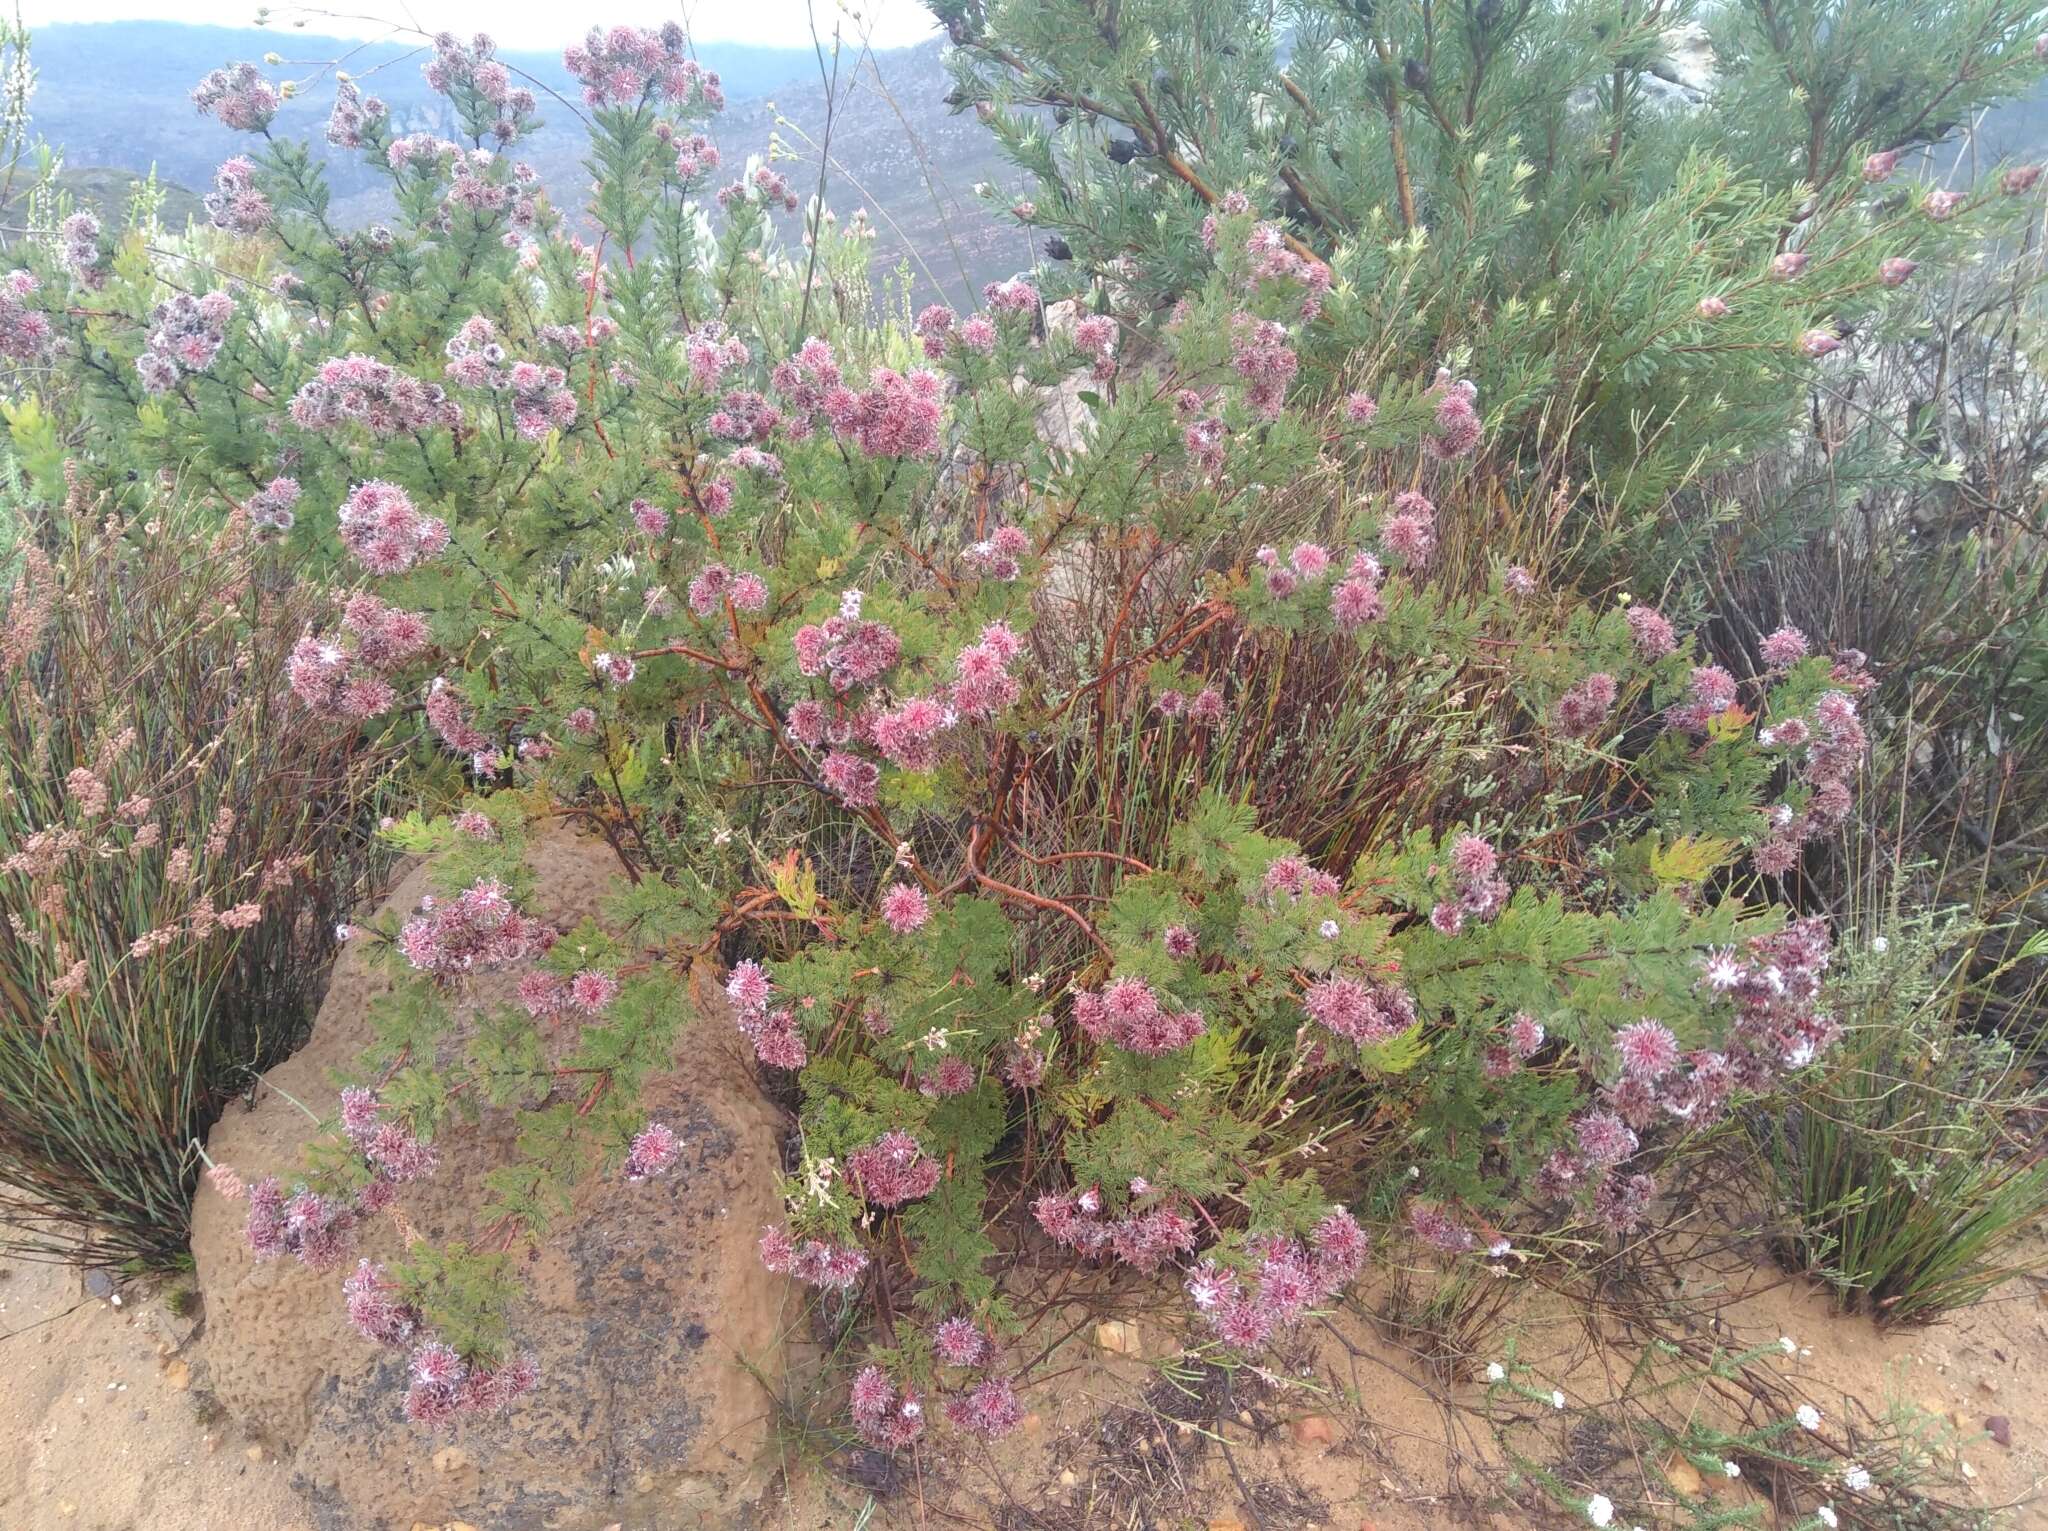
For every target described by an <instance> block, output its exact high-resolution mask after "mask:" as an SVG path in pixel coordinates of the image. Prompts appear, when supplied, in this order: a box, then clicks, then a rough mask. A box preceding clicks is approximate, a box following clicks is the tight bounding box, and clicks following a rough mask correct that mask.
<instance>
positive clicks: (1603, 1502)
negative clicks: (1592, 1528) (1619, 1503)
mask: <svg viewBox="0 0 2048 1531" xmlns="http://www.w3.org/2000/svg"><path fill="white" fill-rule="evenodd" d="M1586 1519H1588V1520H1590V1521H1591V1522H1592V1523H1593V1524H1594V1525H1596V1526H1604V1525H1608V1524H1610V1523H1611V1522H1612V1521H1613V1519H1614V1501H1613V1500H1612V1499H1609V1498H1608V1497H1607V1496H1606V1495H1605V1494H1595V1495H1594V1496H1593V1497H1592V1498H1591V1499H1588V1500H1587V1501H1586Z"/></svg>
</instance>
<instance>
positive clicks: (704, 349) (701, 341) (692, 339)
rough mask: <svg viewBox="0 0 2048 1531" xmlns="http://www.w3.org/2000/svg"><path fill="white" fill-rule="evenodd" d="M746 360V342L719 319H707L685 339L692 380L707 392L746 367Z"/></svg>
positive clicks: (713, 391) (685, 354)
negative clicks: (729, 373) (726, 376)
mask: <svg viewBox="0 0 2048 1531" xmlns="http://www.w3.org/2000/svg"><path fill="white" fill-rule="evenodd" d="M747 357H748V351H747V346H746V342H745V341H743V340H741V339H740V338H739V336H737V335H734V334H732V333H731V332H730V331H728V330H727V329H726V327H725V325H724V324H722V323H720V322H719V321H718V320H716V319H710V320H706V321H705V322H704V323H703V324H700V325H698V326H697V327H696V328H695V329H693V330H691V331H690V333H689V334H688V335H686V336H684V337H683V360H684V361H685V362H687V363H688V364H689V368H690V381H691V383H692V384H694V385H695V386H696V387H697V388H699V389H700V390H702V391H703V392H705V393H715V392H716V391H717V390H718V389H719V388H720V387H722V386H723V385H724V383H725V375H726V374H727V373H728V372H733V371H737V370H738V369H739V368H741V367H744V366H745V365H746V364H747ZM721 434H723V433H721Z"/></svg>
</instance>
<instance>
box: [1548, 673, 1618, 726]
mask: <svg viewBox="0 0 2048 1531" xmlns="http://www.w3.org/2000/svg"><path fill="white" fill-rule="evenodd" d="M1616 694H1617V691H1616V687H1615V684H1614V677H1613V676H1612V675H1609V674H1608V673H1607V672H1606V671H1605V670H1596V671H1594V672H1593V673H1592V674H1591V675H1588V676H1587V677H1585V679H1583V680H1581V681H1579V682H1577V683H1576V684H1575V685H1573V686H1572V688H1571V689H1570V690H1568V691H1566V692H1565V694H1564V695H1563V696H1561V697H1559V698H1558V699H1557V705H1556V706H1555V707H1553V708H1552V709H1551V712H1550V726H1551V727H1552V728H1554V729H1556V730H1557V732H1558V733H1559V734H1560V735H1561V736H1562V737H1564V738H1566V739H1583V738H1585V737H1587V736H1588V735H1589V734H1591V733H1592V732H1593V731H1594V730H1595V729H1597V728H1599V727H1600V725H1601V724H1602V723H1604V722H1606V721H1607V715H1608V713H1610V712H1612V711H1613V710H1614V698H1615V696H1616Z"/></svg>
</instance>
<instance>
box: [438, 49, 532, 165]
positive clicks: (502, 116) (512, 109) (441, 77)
mask: <svg viewBox="0 0 2048 1531" xmlns="http://www.w3.org/2000/svg"><path fill="white" fill-rule="evenodd" d="M497 51H498V45H497V44H496V43H495V42H493V41H492V40H491V39H490V37H489V36H487V35H486V34H485V33H482V32H479V33H477V34H476V36H475V37H473V38H471V39H470V41H469V45H468V46H467V47H464V46H463V44H462V43H461V42H459V41H457V40H456V38H455V36H454V34H452V33H449V32H443V33H441V34H440V35H439V36H437V37H436V38H435V39H434V56H433V57H432V58H430V59H428V60H427V61H426V62H425V63H424V64H422V65H421V66H420V73H421V74H422V75H423V76H425V77H426V82H427V88H428V89H430V90H433V91H435V92H437V93H439V94H441V95H444V96H447V97H449V98H450V99H451V100H458V99H460V98H461V97H462V96H463V95H464V94H468V95H470V96H472V97H474V98H475V99H476V100H477V101H479V102H482V103H485V104H488V105H489V106H492V107H494V108H496V117H497V120H496V122H495V123H494V124H493V125H492V129H491V132H492V135H493V136H494V137H495V138H496V139H497V140H498V142H499V143H501V144H504V143H510V142H511V141H512V140H513V139H515V138H517V137H518V136H519V135H520V133H522V132H523V131H525V128H526V125H527V124H526V120H525V119H526V118H528V117H529V116H531V115H532V113H533V108H534V99H533V92H532V91H530V90H526V89H523V88H522V89H515V88H514V87H513V84H512V72H511V71H510V70H509V69H507V68H506V67H505V65H504V63H503V62H502V61H500V60H499V59H498V58H497V56H496V55H497Z"/></svg>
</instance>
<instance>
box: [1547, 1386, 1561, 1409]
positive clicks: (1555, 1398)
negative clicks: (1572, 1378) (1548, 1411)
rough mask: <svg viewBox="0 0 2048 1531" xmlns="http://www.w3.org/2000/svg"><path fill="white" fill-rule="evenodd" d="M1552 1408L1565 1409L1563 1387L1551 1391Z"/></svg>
mask: <svg viewBox="0 0 2048 1531" xmlns="http://www.w3.org/2000/svg"><path fill="white" fill-rule="evenodd" d="M1550 1406H1551V1407H1552V1408H1553V1409H1561V1408H1563V1407H1564V1389H1563V1388H1561V1387H1560V1388H1552V1389H1551V1391H1550Z"/></svg>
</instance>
